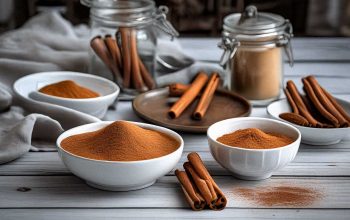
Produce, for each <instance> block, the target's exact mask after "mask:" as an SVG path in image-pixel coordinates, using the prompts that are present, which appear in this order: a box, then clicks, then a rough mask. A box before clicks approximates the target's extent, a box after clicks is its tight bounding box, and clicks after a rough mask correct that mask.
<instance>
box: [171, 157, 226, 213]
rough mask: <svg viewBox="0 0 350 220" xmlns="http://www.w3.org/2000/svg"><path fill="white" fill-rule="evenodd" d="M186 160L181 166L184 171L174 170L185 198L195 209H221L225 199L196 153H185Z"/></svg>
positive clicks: (224, 205)
mask: <svg viewBox="0 0 350 220" xmlns="http://www.w3.org/2000/svg"><path fill="white" fill-rule="evenodd" d="M187 159H188V162H185V163H184V165H183V167H184V169H185V171H180V170H176V171H175V175H176V177H177V178H178V180H179V182H180V184H181V187H182V190H183V192H184V194H185V197H186V200H187V202H188V204H189V205H190V206H191V208H192V209H193V210H195V211H200V210H203V209H204V208H206V207H207V208H210V209H212V210H222V209H224V208H225V207H226V204H227V199H226V197H225V195H224V193H223V192H222V191H221V189H220V188H219V186H218V185H217V184H216V183H215V181H214V179H213V178H212V177H211V175H210V174H209V172H208V170H207V168H206V167H205V165H204V163H203V162H202V160H201V158H200V157H199V155H198V154H197V153H194V152H192V153H190V154H188V155H187Z"/></svg>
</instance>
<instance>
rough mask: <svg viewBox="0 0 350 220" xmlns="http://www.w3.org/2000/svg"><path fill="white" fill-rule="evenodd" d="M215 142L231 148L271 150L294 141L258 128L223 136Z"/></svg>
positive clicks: (241, 130)
mask: <svg viewBox="0 0 350 220" xmlns="http://www.w3.org/2000/svg"><path fill="white" fill-rule="evenodd" d="M217 141H218V142H220V143H222V144H226V145H229V146H233V147H241V148H248V149H271V148H277V147H282V146H286V145H288V144H291V143H292V142H293V141H294V140H293V139H292V138H290V137H288V136H286V135H282V134H277V133H271V132H264V131H262V130H260V129H258V128H247V129H240V130H237V131H234V132H232V133H229V134H225V135H223V136H221V137H219V138H217Z"/></svg>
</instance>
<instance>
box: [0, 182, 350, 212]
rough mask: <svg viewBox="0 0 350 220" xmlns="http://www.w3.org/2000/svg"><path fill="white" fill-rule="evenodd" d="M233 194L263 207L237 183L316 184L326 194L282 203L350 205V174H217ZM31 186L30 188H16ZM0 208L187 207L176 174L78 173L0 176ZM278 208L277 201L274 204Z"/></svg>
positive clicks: (237, 202)
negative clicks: (113, 188)
mask: <svg viewBox="0 0 350 220" xmlns="http://www.w3.org/2000/svg"><path fill="white" fill-rule="evenodd" d="M214 179H215V181H216V183H217V184H218V185H219V186H220V188H221V189H222V191H223V192H224V193H225V195H226V197H227V199H228V200H229V202H228V205H227V207H230V208H271V207H264V206H262V205H259V204H256V203H254V202H251V201H247V200H245V199H244V198H242V197H239V196H238V195H237V194H236V193H235V191H234V190H235V189H236V188H238V187H251V188H254V187H255V188H256V187H275V186H293V187H308V188H310V187H311V188H313V189H314V190H316V191H317V192H319V193H322V197H320V198H319V200H317V201H316V202H315V203H313V204H310V205H308V206H305V205H302V206H301V205H299V206H298V205H296V206H293V207H290V206H283V205H281V206H278V208H337V209H339V208H349V209H350V197H349V196H348V195H349V193H350V184H349V182H350V177H331V178H330V177H299V178H298V177H289V178H288V177H272V178H270V179H267V180H264V181H243V180H237V179H235V178H233V177H231V176H220V177H218V176H216V177H214ZM19 187H28V188H30V189H31V190H30V191H27V192H20V191H17V189H18V188H19ZM0 194H1V198H2V199H1V200H0V208H39V207H40V208H83V207H86V208H187V207H188V205H187V203H186V202H185V199H184V197H183V195H182V191H181V188H180V186H179V183H178V181H177V179H176V177H175V176H165V177H162V178H160V179H159V180H158V181H157V182H156V183H155V184H154V185H153V186H151V187H148V188H145V189H143V190H136V191H130V192H108V191H102V190H98V189H94V188H91V187H89V186H88V185H86V184H85V183H84V182H83V181H82V180H80V179H79V178H77V177H75V176H1V177H0ZM274 208H277V207H274Z"/></svg>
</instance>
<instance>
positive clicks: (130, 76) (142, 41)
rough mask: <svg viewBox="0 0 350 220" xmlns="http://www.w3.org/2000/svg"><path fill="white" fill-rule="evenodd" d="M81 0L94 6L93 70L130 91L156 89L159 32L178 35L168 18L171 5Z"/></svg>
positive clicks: (149, 0) (139, 0)
mask: <svg viewBox="0 0 350 220" xmlns="http://www.w3.org/2000/svg"><path fill="white" fill-rule="evenodd" d="M81 3H82V4H84V5H86V6H88V7H90V26H91V48H92V49H91V50H90V52H89V54H90V63H89V73H91V74H95V75H100V76H103V77H105V78H108V79H110V80H113V81H115V82H116V83H117V84H118V85H119V86H120V87H121V89H122V91H123V92H124V93H127V94H132V95H135V94H137V93H139V92H143V91H147V90H149V89H153V88H154V87H155V81H154V79H153V77H154V75H153V74H154V70H155V57H156V47H157V36H158V33H159V32H158V31H159V30H161V31H163V32H165V33H167V34H169V35H170V36H171V37H175V36H178V32H177V31H176V30H175V29H174V28H173V26H172V25H171V24H170V23H169V22H168V21H167V20H166V13H167V12H168V8H167V7H166V6H160V7H159V8H156V6H155V3H154V1H152V0H81ZM118 54H119V55H118ZM144 74H148V75H144ZM152 83H153V84H152Z"/></svg>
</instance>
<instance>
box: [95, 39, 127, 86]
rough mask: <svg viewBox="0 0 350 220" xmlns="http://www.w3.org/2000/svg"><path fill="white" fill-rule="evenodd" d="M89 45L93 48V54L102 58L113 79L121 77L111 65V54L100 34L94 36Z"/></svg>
mask: <svg viewBox="0 0 350 220" xmlns="http://www.w3.org/2000/svg"><path fill="white" fill-rule="evenodd" d="M90 46H91V48H92V49H93V50H94V52H95V54H96V55H97V56H98V57H99V58H100V59H101V60H102V62H103V63H104V64H105V65H106V66H107V67H108V68H109V70H110V71H111V72H112V75H113V80H114V81H115V80H118V79H121V76H120V72H119V70H118V69H117V68H116V66H115V65H113V61H112V56H111V54H110V53H109V51H108V48H107V47H106V45H105V43H104V41H103V40H102V37H101V36H96V37H94V38H93V39H91V41H90Z"/></svg>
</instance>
